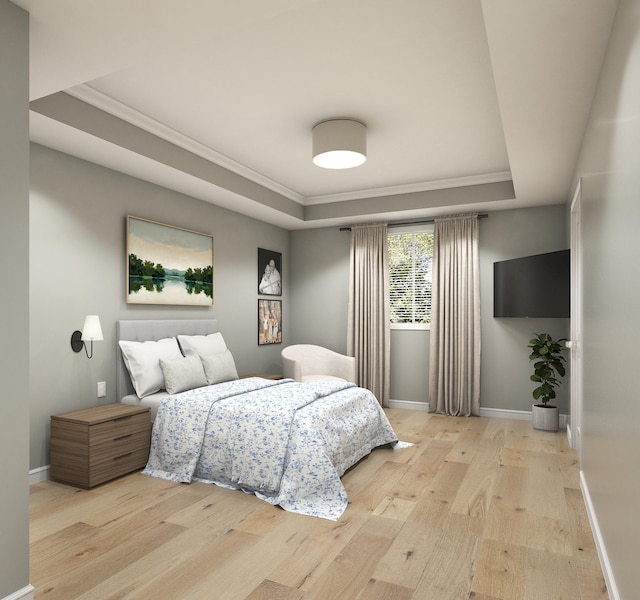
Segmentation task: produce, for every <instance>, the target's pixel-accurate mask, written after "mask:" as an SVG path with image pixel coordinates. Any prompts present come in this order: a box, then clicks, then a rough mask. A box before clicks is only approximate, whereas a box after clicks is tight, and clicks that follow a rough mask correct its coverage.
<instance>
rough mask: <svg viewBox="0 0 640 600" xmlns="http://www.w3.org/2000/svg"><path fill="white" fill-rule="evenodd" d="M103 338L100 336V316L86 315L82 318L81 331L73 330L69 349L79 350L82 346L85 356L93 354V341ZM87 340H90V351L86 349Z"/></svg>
mask: <svg viewBox="0 0 640 600" xmlns="http://www.w3.org/2000/svg"><path fill="white" fill-rule="evenodd" d="M102 340H104V338H103V337H102V328H101V327H100V318H99V317H98V315H87V316H86V317H85V319H84V326H83V327H82V331H78V330H76V331H74V332H73V333H72V334H71V349H72V350H73V351H74V352H80V350H82V348H84V351H85V353H86V354H87V358H91V357H92V356H93V342H94V341H95V342H100V341H102ZM87 342H91V344H90V346H91V352H89V350H87Z"/></svg>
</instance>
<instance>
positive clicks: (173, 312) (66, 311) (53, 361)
mask: <svg viewBox="0 0 640 600" xmlns="http://www.w3.org/2000/svg"><path fill="white" fill-rule="evenodd" d="M128 214H130V215H133V216H137V217H142V218H146V219H151V220H154V221H158V222H160V223H167V224H170V225H175V226H178V227H183V228H186V229H191V230H194V231H200V232H204V233H208V234H212V235H213V236H214V306H213V307H177V306H166V307H162V306H141V305H127V303H126V298H125V296H126V250H125V239H126V236H125V227H126V216H127V215H128ZM30 227H31V231H30V235H31V353H30V356H31V369H32V372H33V373H34V374H35V376H34V377H33V382H32V389H31V410H30V416H31V459H30V460H31V468H36V467H40V466H43V465H46V464H48V462H49V456H48V446H49V442H48V440H49V418H50V415H52V414H55V413H59V412H64V411H69V410H75V409H78V408H83V407H87V406H92V405H95V404H98V403H104V402H115V401H117V400H118V399H117V398H116V397H115V391H116V387H115V384H116V382H115V373H116V370H115V360H116V341H115V329H116V321H117V320H118V319H154V318H195V319H200V318H202V319H206V318H217V319H218V320H219V322H220V328H221V331H222V332H223V334H224V337H225V340H226V342H227V345H228V346H229V348H230V349H231V351H232V353H233V355H234V358H235V360H236V366H237V368H238V372H239V373H253V372H264V373H270V372H281V368H280V350H281V348H282V346H280V345H274V346H261V347H258V345H257V336H258V325H257V300H258V293H257V288H258V258H257V252H258V250H257V249H258V248H259V247H260V248H266V249H269V250H274V251H277V252H281V253H282V255H283V272H284V288H283V295H282V301H283V311H284V323H283V334H284V340H283V341H284V343H285V344H286V343H288V338H287V332H288V331H289V327H290V323H289V316H288V315H289V305H288V287H289V285H288V276H287V274H288V272H289V263H288V258H289V254H290V253H289V235H290V234H289V232H288V231H286V230H283V229H280V228H278V227H274V226H271V225H267V224H265V223H262V222H259V221H256V220H254V219H250V218H248V217H245V216H242V215H240V214H238V213H234V212H231V211H228V210H225V209H222V208H219V207H216V206H214V205H212V204H209V203H206V202H202V201H200V200H196V199H194V198H190V197H188V196H184V195H180V194H178V193H175V192H172V191H170V190H167V189H165V188H161V187H158V186H155V185H152V184H149V183H146V182H144V181H141V180H139V179H135V178H132V177H129V176H127V175H123V174H121V173H117V172H115V171H111V170H109V169H105V168H103V167H100V166H97V165H95V164H92V163H88V162H85V161H82V160H79V159H76V158H73V157H71V156H69V155H66V154H62V153H60V152H57V151H54V150H51V149H48V148H45V147H43V146H39V145H36V144H33V145H32V147H31V219H30ZM87 314H98V315H99V316H100V320H101V323H102V328H103V333H104V338H105V339H104V341H103V342H96V343H95V344H94V356H93V358H92V359H91V360H88V359H87V357H86V356H85V354H84V352H80V353H78V354H75V353H74V352H72V351H71V348H70V336H71V333H72V332H73V331H74V330H75V329H81V328H82V324H83V322H84V317H85V315H87ZM98 381H106V383H107V397H106V398H102V399H98V398H97V397H96V384H97V382H98Z"/></svg>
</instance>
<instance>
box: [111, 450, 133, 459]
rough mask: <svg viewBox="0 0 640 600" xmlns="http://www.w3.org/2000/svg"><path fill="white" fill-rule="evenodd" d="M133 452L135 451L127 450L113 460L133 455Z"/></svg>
mask: <svg viewBox="0 0 640 600" xmlns="http://www.w3.org/2000/svg"><path fill="white" fill-rule="evenodd" d="M132 454H133V452H127V453H126V454H123V455H122V456H116V457H115V458H114V459H113V460H121V459H123V458H127V457H129V456H131V455H132Z"/></svg>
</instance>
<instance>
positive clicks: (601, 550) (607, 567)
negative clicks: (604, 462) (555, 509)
mask: <svg viewBox="0 0 640 600" xmlns="http://www.w3.org/2000/svg"><path fill="white" fill-rule="evenodd" d="M580 489H581V490H582V496H583V498H584V503H585V505H586V507H587V515H588V516H589V523H590V524H591V531H593V538H594V540H595V542H596V549H597V550H598V558H600V566H601V567H602V574H603V575H604V581H605V583H606V584H607V591H608V592H609V598H610V599H611V600H622V596H620V592H619V591H618V586H617V585H616V580H615V578H614V576H613V569H612V568H611V563H610V562H609V555H608V554H607V548H606V546H605V545H604V539H603V537H602V532H601V531H600V526H599V525H598V517H597V516H596V511H595V509H594V508H593V503H592V502H591V495H590V494H589V486H587V480H586V479H585V478H584V471H582V470H581V471H580Z"/></svg>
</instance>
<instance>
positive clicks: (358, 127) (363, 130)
mask: <svg viewBox="0 0 640 600" xmlns="http://www.w3.org/2000/svg"><path fill="white" fill-rule="evenodd" d="M312 133H313V164H315V165H317V166H318V167H322V168H324V169H351V168H353V167H358V166H360V165H361V164H362V163H364V161H365V160H367V127H366V126H365V124H364V123H361V122H360V121H354V120H353V119H327V120H326V121H320V123H316V125H314V127H313V132H312Z"/></svg>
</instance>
